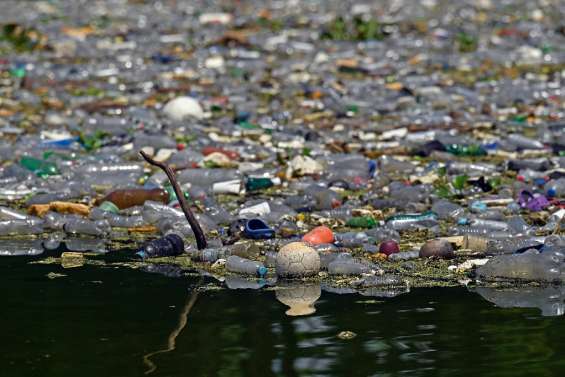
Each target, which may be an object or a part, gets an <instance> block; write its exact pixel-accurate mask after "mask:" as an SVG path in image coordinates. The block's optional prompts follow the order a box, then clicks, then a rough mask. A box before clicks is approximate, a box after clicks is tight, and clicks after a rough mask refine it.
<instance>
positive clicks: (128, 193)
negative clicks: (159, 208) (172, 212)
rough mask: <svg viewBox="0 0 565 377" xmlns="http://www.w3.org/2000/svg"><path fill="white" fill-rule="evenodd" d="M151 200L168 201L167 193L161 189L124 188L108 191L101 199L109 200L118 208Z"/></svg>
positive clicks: (103, 200)
mask: <svg viewBox="0 0 565 377" xmlns="http://www.w3.org/2000/svg"><path fill="white" fill-rule="evenodd" d="M148 200H151V201H154V202H161V203H168V202H169V194H168V193H167V191H165V190H163V189H159V188H157V189H152V190H144V189H126V190H115V191H112V192H111V193H109V194H108V195H106V196H105V197H104V199H102V203H103V202H111V203H113V204H114V205H115V206H116V207H118V208H119V209H124V208H129V207H133V206H137V205H141V204H143V203H145V202H146V201H148Z"/></svg>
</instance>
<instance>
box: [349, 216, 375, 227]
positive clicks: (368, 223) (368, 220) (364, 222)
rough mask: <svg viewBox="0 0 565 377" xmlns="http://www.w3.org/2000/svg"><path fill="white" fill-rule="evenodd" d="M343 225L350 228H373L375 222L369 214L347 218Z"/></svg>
mask: <svg viewBox="0 0 565 377" xmlns="http://www.w3.org/2000/svg"><path fill="white" fill-rule="evenodd" d="M345 225H347V226H349V227H351V228H374V227H376V226H377V222H376V221H375V219H373V218H372V217H371V216H358V217H352V218H350V219H349V220H347V222H346V223H345Z"/></svg>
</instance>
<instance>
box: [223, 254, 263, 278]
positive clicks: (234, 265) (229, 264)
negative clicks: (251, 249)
mask: <svg viewBox="0 0 565 377" xmlns="http://www.w3.org/2000/svg"><path fill="white" fill-rule="evenodd" d="M226 269H227V270H228V271H230V272H236V273H240V274H246V275H256V276H259V277H264V276H265V275H266V274H267V268H266V267H265V266H264V265H263V263H261V262H256V261H252V260H249V259H245V258H241V257H238V256H237V255H230V256H229V257H228V259H227V260H226Z"/></svg>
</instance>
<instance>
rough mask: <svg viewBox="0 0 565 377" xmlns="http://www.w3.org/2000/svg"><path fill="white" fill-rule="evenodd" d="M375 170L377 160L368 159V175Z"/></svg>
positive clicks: (372, 173) (372, 174)
mask: <svg viewBox="0 0 565 377" xmlns="http://www.w3.org/2000/svg"><path fill="white" fill-rule="evenodd" d="M376 171H377V161H375V160H369V175H370V176H371V177H373V176H374V175H375V172H376Z"/></svg>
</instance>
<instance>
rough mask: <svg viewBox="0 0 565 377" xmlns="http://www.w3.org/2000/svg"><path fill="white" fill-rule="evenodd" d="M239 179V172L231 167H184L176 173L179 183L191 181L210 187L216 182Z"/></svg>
mask: <svg viewBox="0 0 565 377" xmlns="http://www.w3.org/2000/svg"><path fill="white" fill-rule="evenodd" d="M236 179H241V176H240V174H239V173H238V172H237V171H236V170H233V169H185V170H182V171H180V172H179V173H177V180H178V182H179V183H180V184H184V183H191V184H193V185H194V184H197V185H199V186H203V187H211V186H212V184H214V183H216V182H225V181H233V180H236Z"/></svg>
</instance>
